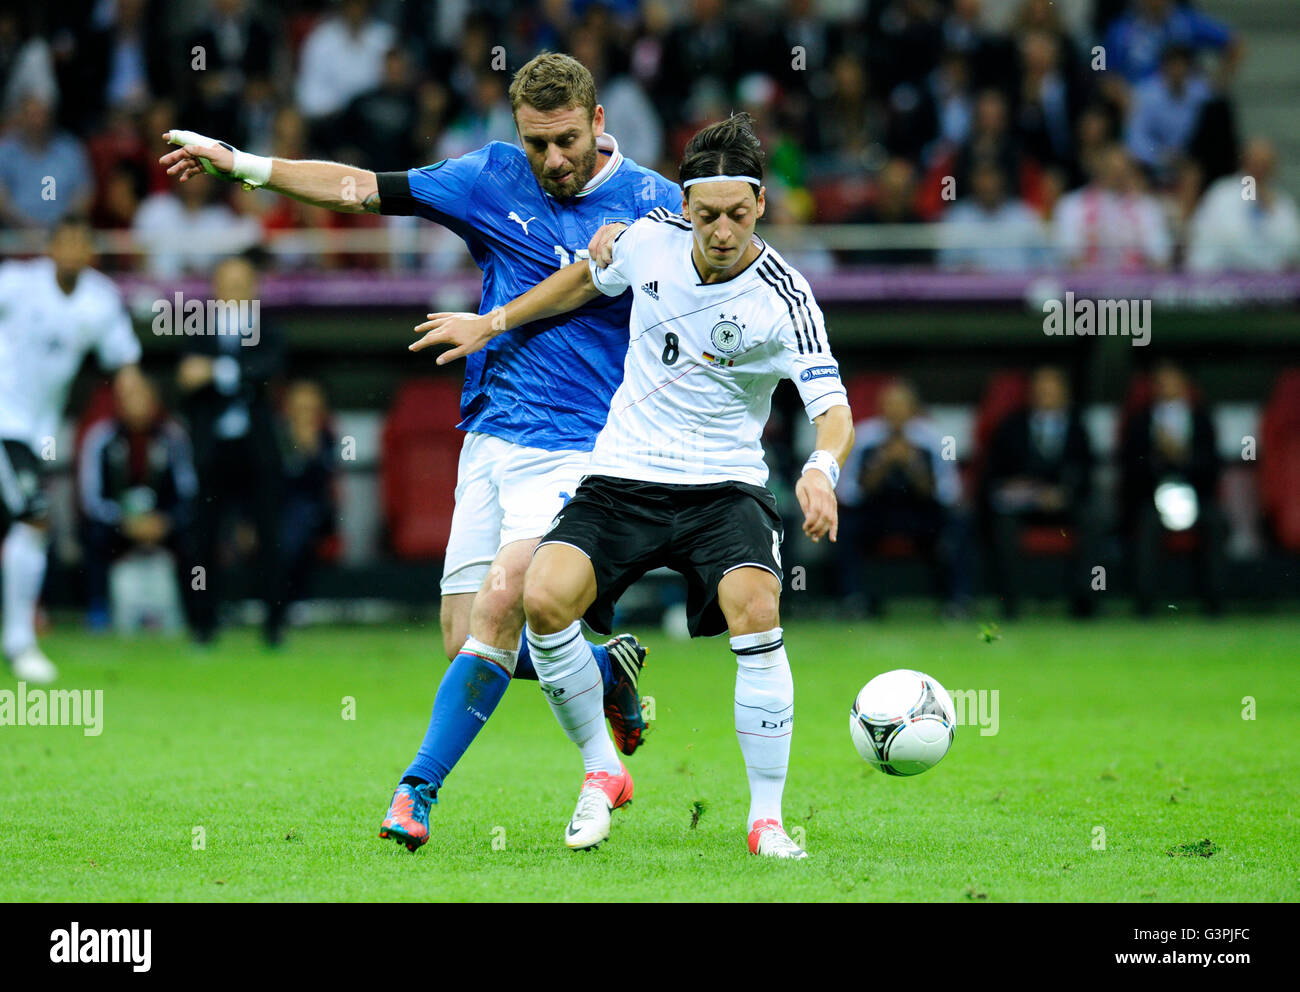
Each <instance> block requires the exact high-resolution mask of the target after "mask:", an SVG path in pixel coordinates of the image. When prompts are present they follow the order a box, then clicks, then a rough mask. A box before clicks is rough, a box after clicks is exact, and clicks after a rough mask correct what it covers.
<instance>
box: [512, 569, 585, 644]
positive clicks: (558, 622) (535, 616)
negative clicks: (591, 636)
mask: <svg viewBox="0 0 1300 992" xmlns="http://www.w3.org/2000/svg"><path fill="white" fill-rule="evenodd" d="M524 615H525V616H526V617H527V618H528V626H529V627H530V628H532V630H533V631H535V632H536V633H538V634H555V633H558V632H559V631H561V630H564V628H565V627H567V626H569V624H571V623H573V621H574V620H575V619H576V618H575V617H574V616H573V610H572V608H571V607H570V605H569V604H568V603H565V602H562V601H561V599H560V597H558V596H557V595H555V593H554V592H553V591H552V589H551V588H550V587H549V586H548V585H547V584H546V583H543V582H538V581H535V580H532V579H531V578H530V579H529V580H528V581H526V582H525V583H524Z"/></svg>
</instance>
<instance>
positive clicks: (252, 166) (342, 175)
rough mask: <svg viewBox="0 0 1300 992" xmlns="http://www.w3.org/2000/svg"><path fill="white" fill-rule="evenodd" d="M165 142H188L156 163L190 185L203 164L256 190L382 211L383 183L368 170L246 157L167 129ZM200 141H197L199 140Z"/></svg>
mask: <svg viewBox="0 0 1300 992" xmlns="http://www.w3.org/2000/svg"><path fill="white" fill-rule="evenodd" d="M163 138H164V139H165V140H167V141H171V142H173V143H176V141H177V139H180V140H184V141H185V142H186V143H185V144H184V145H182V146H181V147H180V148H178V149H176V150H175V151H172V152H168V153H167V154H166V155H164V156H162V158H160V159H159V160H158V161H159V163H161V164H162V165H165V166H167V174H168V175H169V176H175V177H176V178H177V179H178V180H179V181H180V182H187V181H189V180H190V179H192V178H193V177H195V176H197V175H199V174H200V173H202V172H205V171H208V170H205V169H204V166H203V160H205V159H206V160H207V162H208V163H209V165H210V166H211V168H212V171H215V172H218V173H221V174H223V175H225V176H227V177H233V178H236V179H242V180H245V181H246V182H247V183H249V184H251V185H253V186H260V187H262V188H263V189H269V190H271V191H272V192H273V193H283V194H284V195H285V196H291V197H293V198H294V199H295V200H302V201H303V202H304V203H310V204H313V205H314V206H318V207H326V208H328V209H330V210H337V211H339V212H340V213H351V214H359V213H372V214H377V213H379V183H378V180H377V179H376V178H375V174H374V173H373V172H371V171H370V170H369V169H358V168H356V167H354V166H351V165H342V164H341V163H338V162H315V161H307V160H301V161H299V160H293V159H285V158H264V157H262V156H260V155H248V154H247V153H245V152H241V151H239V150H238V149H236V148H231V147H229V146H227V145H225V144H222V143H221V142H219V141H216V140H214V139H212V138H206V137H204V136H203V135H201V134H193V133H191V132H182V131H168V132H166V133H165V134H164V135H163ZM196 139H197V140H196Z"/></svg>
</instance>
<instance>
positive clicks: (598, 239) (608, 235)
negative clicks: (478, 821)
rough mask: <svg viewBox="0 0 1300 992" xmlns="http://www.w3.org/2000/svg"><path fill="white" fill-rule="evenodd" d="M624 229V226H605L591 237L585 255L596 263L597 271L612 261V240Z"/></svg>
mask: <svg viewBox="0 0 1300 992" xmlns="http://www.w3.org/2000/svg"><path fill="white" fill-rule="evenodd" d="M626 227H627V225H626V224H606V225H605V226H604V227H602V228H601V229H600V230H599V231H597V232H596V233H595V234H593V235H592V236H591V244H589V245H587V254H588V255H589V256H590V257H591V260H592V261H593V262H595V263H596V267H597V268H598V269H603V268H604V267H605V266H607V265H608V264H609V263H610V262H612V261H613V260H614V239H615V238H617V237H618V236H619V234H620V232H622V231H623V230H624V229H625V228H626Z"/></svg>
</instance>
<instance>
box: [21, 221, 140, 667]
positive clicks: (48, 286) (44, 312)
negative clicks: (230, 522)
mask: <svg viewBox="0 0 1300 992" xmlns="http://www.w3.org/2000/svg"><path fill="white" fill-rule="evenodd" d="M93 260H94V245H93V243H92V241H91V232H90V227H89V225H88V224H87V222H86V221H85V219H84V218H83V217H81V216H80V215H69V216H67V217H64V218H63V219H62V220H60V221H59V222H58V224H57V225H56V226H55V228H54V231H53V234H52V235H51V237H50V244H49V254H48V255H47V256H46V257H43V258H36V259H33V260H31V261H23V262H6V263H4V264H3V265H0V531H3V533H4V544H3V551H2V552H0V579H2V581H3V584H4V599H3V613H4V639H3V646H4V655H5V658H6V659H7V660H8V662H9V665H10V667H11V668H12V669H13V672H14V675H15V676H17V677H18V678H19V679H23V680H25V681H28V682H40V683H47V682H53V681H54V679H55V678H57V677H58V671H57V669H56V668H55V667H54V665H53V663H51V661H50V660H49V659H48V658H47V657H45V654H44V653H43V652H42V651H41V649H40V647H39V646H38V645H37V643H36V603H37V600H38V599H39V598H40V594H41V586H42V584H43V583H44V581H45V563H46V548H47V544H48V540H49V537H48V532H49V509H48V506H47V503H46V499H45V494H44V492H43V491H42V488H41V475H42V472H43V466H45V465H48V464H50V463H51V462H53V461H54V460H55V458H56V454H57V452H56V451H55V435H56V433H57V431H58V428H59V417H60V416H61V415H62V413H63V406H64V403H65V402H66V401H67V398H68V390H69V389H70V388H71V386H72V380H73V379H75V378H76V375H77V371H78V370H79V369H80V368H81V363H82V361H83V360H84V359H85V357H86V354H87V352H90V351H93V352H95V355H96V357H97V358H98V360H99V364H100V367H101V368H103V369H104V370H105V371H106V372H112V371H115V372H116V373H117V383H116V384H117V385H118V387H119V388H121V386H122V384H123V382H124V380H127V379H130V378H133V377H138V376H139V375H140V371H139V368H138V367H137V363H138V362H139V360H140V342H139V341H137V340H136V337H135V332H134V331H133V330H132V328H131V319H130V317H129V316H128V315H127V312H126V309H125V308H124V307H123V306H122V297H121V294H120V293H119V292H118V289H117V287H116V286H114V285H113V283H112V281H111V280H110V279H109V278H108V277H107V276H105V275H103V274H102V273H99V272H97V271H95V270H94V269H92V268H91V267H90V265H91V262H92V261H93Z"/></svg>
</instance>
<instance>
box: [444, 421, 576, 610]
mask: <svg viewBox="0 0 1300 992" xmlns="http://www.w3.org/2000/svg"><path fill="white" fill-rule="evenodd" d="M590 459H591V452H590V451H545V450H543V449H541V448H527V447H524V446H523V445H521V444H514V443H513V442H510V441H503V440H502V439H501V438H499V437H492V436H491V435H490V434H480V433H469V434H466V435H465V443H464V444H463V445H462V446H461V449H460V464H459V465H458V467H457V469H456V509H455V510H453V511H452V515H451V536H450V537H449V538H448V539H447V557H446V560H445V562H444V563H443V569H442V594H443V595H444V596H450V595H454V594H455V593H464V592H478V590H479V587H480V586H482V585H483V581H484V580H485V579H486V578H487V576H488V571H489V569H490V568H491V565H492V562H493V560H494V559H495V558H496V556H497V552H498V551H500V550H501V549H502V548H503V547H505V546H506V545H507V544H511V543H513V542H515V541H525V540H529V539H534V540H535V539H537V538H540V537H541V536H542V535H543V534H545V533H546V532H547V531H548V530H550V528H551V522H552V521H553V520H554V519H555V515H556V514H557V513H559V512H560V508H561V507H563V506H564V504H565V503H567V502H568V501H569V497H570V496H572V495H573V494H574V492H576V491H577V488H578V483H579V481H581V479H582V477H583V476H584V475H586V474H587V462H588V461H589V460H590Z"/></svg>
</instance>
